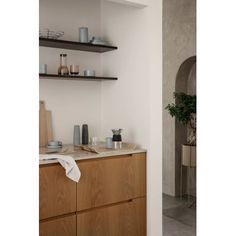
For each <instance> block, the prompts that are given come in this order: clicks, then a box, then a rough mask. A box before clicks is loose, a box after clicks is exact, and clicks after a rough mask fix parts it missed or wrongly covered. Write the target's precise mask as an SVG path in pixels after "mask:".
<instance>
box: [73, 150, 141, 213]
mask: <svg viewBox="0 0 236 236" xmlns="http://www.w3.org/2000/svg"><path fill="white" fill-rule="evenodd" d="M78 165H79V168H80V170H81V173H82V175H81V179H80V181H79V183H78V184H77V211H80V210H85V209H89V208H93V207H98V206H103V205H108V204H111V203H116V202H122V201H126V200H129V199H133V198H136V197H140V196H141V197H143V196H145V172H144V171H142V170H143V169H145V157H144V156H143V155H140V154H133V155H127V156H122V158H121V157H119V156H118V157H113V158H110V159H105V158H103V159H102V160H94V161H88V162H80V163H78Z"/></svg>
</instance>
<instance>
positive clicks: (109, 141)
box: [106, 137, 113, 148]
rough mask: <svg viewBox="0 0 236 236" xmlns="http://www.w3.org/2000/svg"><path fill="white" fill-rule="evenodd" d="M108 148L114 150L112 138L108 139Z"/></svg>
mask: <svg viewBox="0 0 236 236" xmlns="http://www.w3.org/2000/svg"><path fill="white" fill-rule="evenodd" d="M106 148H113V143H112V137H107V138H106Z"/></svg>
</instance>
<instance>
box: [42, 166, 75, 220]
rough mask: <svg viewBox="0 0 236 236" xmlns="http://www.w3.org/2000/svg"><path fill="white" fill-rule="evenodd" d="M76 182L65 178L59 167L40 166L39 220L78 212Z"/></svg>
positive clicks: (62, 170) (63, 171)
mask: <svg viewBox="0 0 236 236" xmlns="http://www.w3.org/2000/svg"><path fill="white" fill-rule="evenodd" d="M75 196H76V182H73V181H71V180H70V179H68V178H67V177H66V176H65V170H64V169H63V168H62V167H61V166H60V165H59V164H54V165H47V166H40V169H39V219H40V220H41V219H46V218H50V217H53V216H57V215H63V214H66V213H71V212H75V211H76V198H75Z"/></svg>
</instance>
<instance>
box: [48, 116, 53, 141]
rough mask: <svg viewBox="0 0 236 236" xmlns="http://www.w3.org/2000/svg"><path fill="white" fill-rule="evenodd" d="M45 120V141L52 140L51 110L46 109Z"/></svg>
mask: <svg viewBox="0 0 236 236" xmlns="http://www.w3.org/2000/svg"><path fill="white" fill-rule="evenodd" d="M46 120H47V142H50V141H53V130H52V112H51V111H46Z"/></svg>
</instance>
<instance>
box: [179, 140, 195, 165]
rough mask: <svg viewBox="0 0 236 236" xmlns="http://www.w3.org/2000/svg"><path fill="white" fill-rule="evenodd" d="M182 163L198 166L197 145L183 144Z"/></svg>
mask: <svg viewBox="0 0 236 236" xmlns="http://www.w3.org/2000/svg"><path fill="white" fill-rule="evenodd" d="M182 165H183V166H189V167H196V146H190V145H182Z"/></svg>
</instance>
